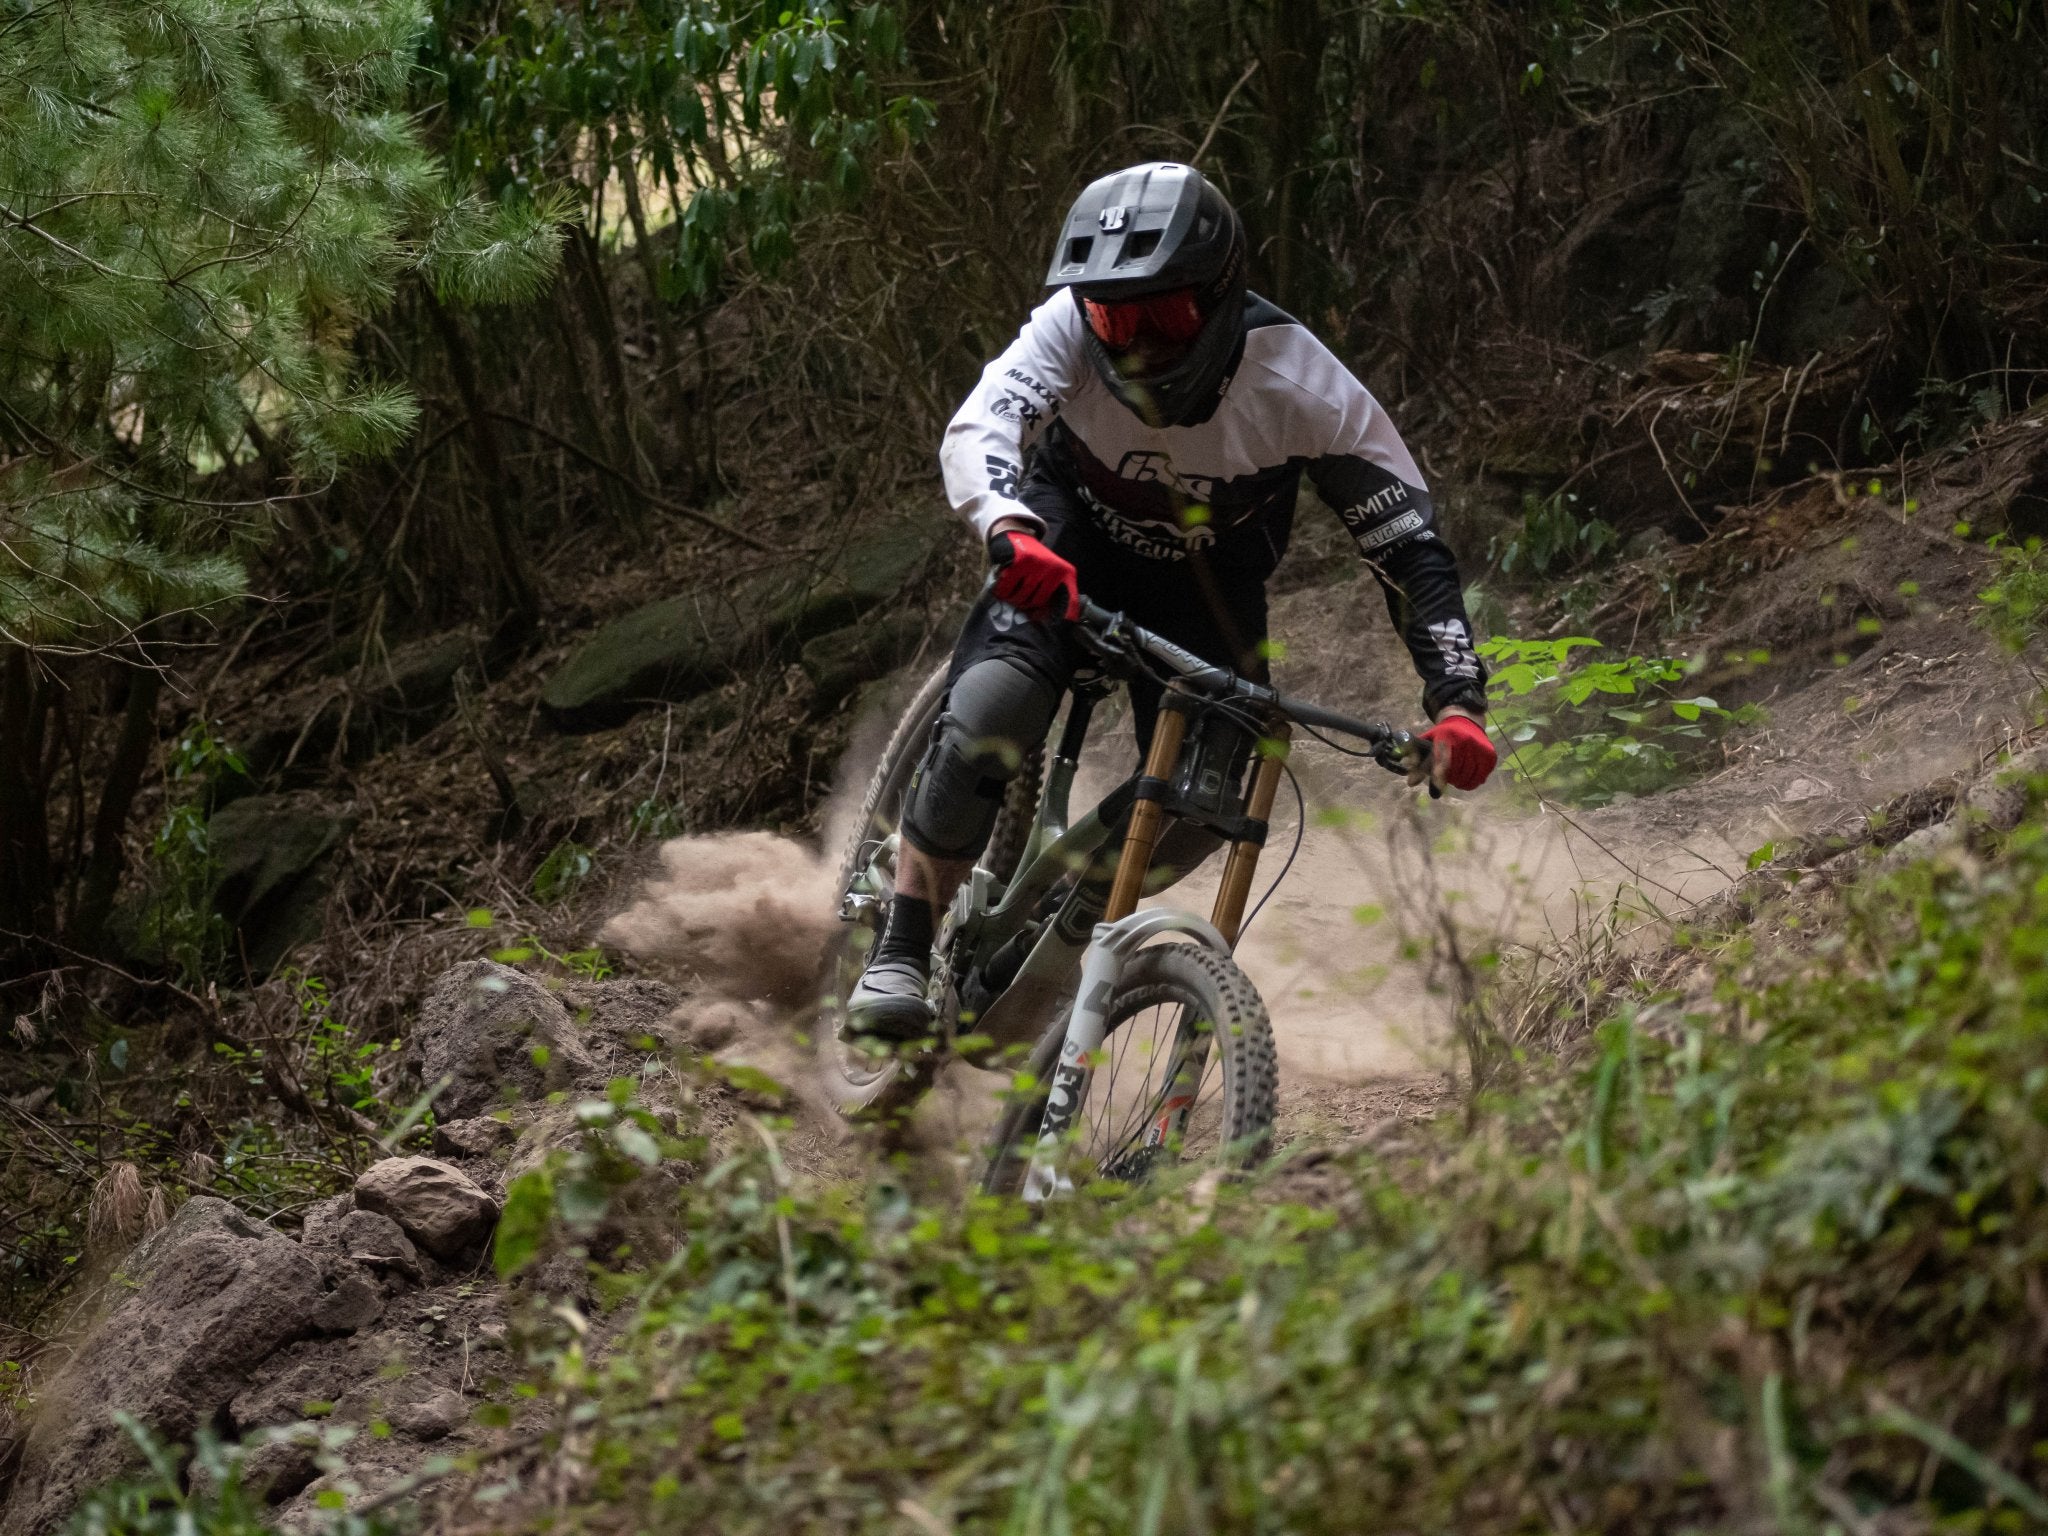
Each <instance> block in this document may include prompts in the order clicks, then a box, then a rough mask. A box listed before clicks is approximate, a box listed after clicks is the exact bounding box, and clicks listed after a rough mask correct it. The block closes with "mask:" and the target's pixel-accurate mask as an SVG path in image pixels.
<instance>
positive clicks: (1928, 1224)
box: [532, 826, 2048, 1536]
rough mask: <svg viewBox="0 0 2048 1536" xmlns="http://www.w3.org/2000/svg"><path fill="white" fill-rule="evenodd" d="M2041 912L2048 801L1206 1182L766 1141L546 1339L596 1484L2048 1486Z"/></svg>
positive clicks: (2014, 1523)
mask: <svg viewBox="0 0 2048 1536" xmlns="http://www.w3.org/2000/svg"><path fill="white" fill-rule="evenodd" d="M2044 953H2048V837H2044V835H2043V833H2042V829H2041V828H2040V827H2038V826H2029V827H2027V828H2024V829H2023V830H2022V832H2021V833H2020V834H2019V835H2018V837H2017V839H2016V840H2015V844H2014V846H2013V849H2012V850H2011V862H2010V863H2009V864H2006V865H2003V866H1999V867H1995V868H1994V869H1993V870H1992V871H1991V872H1990V873H1988V874H1987V873H1976V874H1973V873H1970V872H1967V871H1964V870H1962V869H1959V868H1954V867H1950V868H1934V867H1931V866H1921V867H1917V868H1913V869H1910V870H1908V871H1906V872H1904V873H1903V874H1900V875H1898V876H1895V877H1891V878H1889V879H1887V880H1885V881H1883V882H1882V883H1878V884H1873V885H1870V886H1867V887H1865V888H1862V889H1859V890H1856V891H1854V892H1852V893H1851V894H1850V895H1849V897H1848V898H1847V901H1846V904H1845V905H1844V907H1843V908H1842V909H1841V911H1840V912H1839V914H1838V915H1837V921H1836V922H1835V923H1834V924H1832V925H1831V926H1830V928H1829V930H1828V931H1827V932H1826V933H1825V934H1824V935H1823V936H1822V937H1821V938H1819V939H1818V940H1817V941H1816V942H1815V943H1814V946H1813V948H1812V951H1811V952H1810V953H1809V954H1807V955H1804V956H1793V957H1790V958H1789V959H1787V960H1785V961H1783V962H1781V963H1779V964H1777V965H1775V966H1770V967H1766V966H1763V965H1761V964H1760V963H1759V962H1758V961H1757V960H1756V959H1755V958H1754V957H1753V956H1752V955H1751V954H1750V953H1749V951H1748V949H1747V947H1746V946H1745V945H1743V944H1741V943H1739V942H1738V943H1735V944H1733V945H1732V947H1731V948H1730V949H1729V950H1728V952H1727V953H1726V955H1725V956H1724V957H1723V958H1722V960H1720V961H1719V962H1718V963H1712V962H1709V968H1710V972H1711V974H1710V976H1709V977H1708V978H1707V979H1708V980H1711V981H1712V982H1713V983H1714V986H1713V987H1712V988H1711V989H1703V988H1699V987H1690V988H1688V989H1687V994H1686V995H1687V996H1688V997H1701V998H1705V999H1708V1000H1707V1001H1703V1002H1701V1003H1697V1004H1694V1005H1692V1007H1691V1008H1690V1009H1688V1008H1687V1005H1686V1004H1685V1003H1682V1002H1681V1001H1680V1000H1679V999H1678V997H1677V996H1676V995H1672V994H1654V993H1647V992H1642V993H1638V994H1636V995H1634V996H1632V997H1629V998H1628V999H1626V1000H1625V1002H1624V1004H1623V1006H1621V1007H1620V1008H1619V1009H1617V1010H1616V1011H1614V1012H1613V1013H1612V1015H1611V1017H1609V1018H1608V1019H1607V1020H1606V1022H1605V1023H1604V1024H1602V1025H1601V1027H1600V1028H1599V1029H1598V1031H1597V1033H1596V1034H1595V1036H1594V1037H1593V1039H1592V1041H1591V1042H1590V1045H1591V1048H1590V1050H1589V1051H1587V1052H1586V1053H1584V1054H1583V1056H1582V1058H1581V1059H1580V1061H1579V1063H1578V1064H1577V1065H1575V1066H1572V1067H1570V1068H1566V1069H1540V1070H1532V1071H1528V1072H1526V1073H1525V1075H1523V1076H1522V1077H1521V1078H1520V1080H1519V1081H1518V1082H1516V1083H1514V1084H1513V1086H1511V1087H1510V1088H1509V1089H1507V1090H1505V1091H1501V1092H1498V1093H1496V1094H1494V1095H1493V1096H1491V1097H1490V1098H1488V1099H1487V1100H1485V1101H1483V1102H1482V1103H1481V1104H1480V1105H1479V1106H1478V1107H1477V1110H1476V1115H1475V1119H1474V1121H1473V1122H1472V1123H1471V1124H1470V1125H1467V1124H1465V1123H1463V1122H1462V1120H1460V1119H1459V1117H1453V1116H1446V1117H1443V1119H1442V1120H1440V1121H1439V1122H1437V1123H1436V1124H1435V1125H1433V1126H1430V1127H1427V1128H1424V1129H1421V1130H1418V1131H1415V1132H1413V1133H1410V1134H1409V1135H1407V1136H1406V1137H1404V1139H1403V1141H1402V1142H1397V1143H1394V1144H1393V1145H1391V1146H1384V1145H1383V1146H1382V1148H1381V1150H1379V1151H1377V1152H1362V1153H1352V1154H1350V1155H1348V1156H1345V1157H1342V1158H1339V1159H1337V1160H1335V1161H1325V1162H1322V1163H1321V1164H1319V1165H1317V1166H1315V1167H1313V1168H1303V1169H1299V1170H1296V1169H1291V1168H1289V1167H1287V1166H1285V1165H1283V1166H1282V1167H1280V1168H1279V1169H1277V1170H1274V1171H1273V1172H1271V1173H1269V1174H1267V1175H1264V1176H1262V1177H1260V1178H1256V1179H1254V1180H1252V1181H1250V1182H1249V1183H1247V1184H1246V1185H1243V1186H1241V1187H1235V1188H1228V1187H1227V1188H1225V1189H1224V1190H1222V1191H1221V1192H1220V1194H1214V1196H1213V1207H1212V1206H1211V1204H1210V1200H1211V1198H1212V1197H1211V1195H1209V1194H1198V1193H1197V1192H1195V1191H1192V1190H1190V1189H1188V1188H1186V1187H1184V1186H1173V1187H1168V1188H1165V1189H1163V1190H1161V1191H1159V1192H1158V1193H1157V1194H1156V1195H1138V1196H1133V1197H1129V1198H1126V1199H1123V1200H1119V1201H1115V1202H1107V1203H1102V1202H1095V1201H1091V1200H1086V1199H1076V1200H1069V1201H1065V1202H1059V1203H1056V1204H1055V1205H1054V1206H1053V1207H1051V1208H1050V1209H1048V1210H1045V1211H1043V1212H1039V1213H1032V1212H1029V1211H1027V1210H1026V1209H1025V1208H1023V1206H1022V1205H1021V1204H1019V1203H1015V1202H1010V1203H998V1202H990V1201H983V1200H976V1201H971V1202H969V1203H967V1204H966V1205H965V1206H964V1207H962V1206H956V1205H953V1204H950V1203H948V1204H946V1205H944V1206H942V1207H939V1208H934V1209H927V1208H922V1207H919V1206H917V1205H915V1204H913V1203H911V1202H910V1201H909V1200H908V1199H907V1198H906V1197H905V1196H904V1195H903V1193H902V1192H901V1191H900V1189H896V1188H891V1187H889V1186H887V1185H886V1184H884V1185H883V1186H880V1187H878V1188H876V1189H875V1190H874V1191H873V1192H872V1193H870V1194H869V1195H868V1196H867V1197H866V1199H865V1201H864V1202H858V1201H857V1202H856V1203H852V1204H849V1203H848V1198H847V1196H846V1195H845V1194H844V1193H843V1192H841V1191H838V1190H835V1189H833V1188H830V1187H827V1188H824V1189H821V1190H818V1191H815V1192H811V1193H804V1192H800V1191H796V1190H793V1189H792V1188H791V1187H790V1185H789V1183H788V1180H787V1178H786V1176H785V1174H784V1173H783V1171H782V1169H781V1168H780V1165H779V1163H778V1162H777V1160H776V1158H775V1157H774V1154H773V1151H772V1148H770V1147H754V1146H751V1145H749V1146H748V1147H747V1148H745V1149H743V1150H741V1151H739V1152H736V1153H735V1154H734V1155H733V1156H731V1157H729V1158H727V1159H726V1160H725V1161H723V1162H721V1163H720V1164H718V1165H717V1166H716V1167H714V1168H712V1169H711V1170H710V1171H709V1172H708V1173H706V1174H705V1175H704V1177H703V1178H702V1179H701V1180H699V1181H698V1182H697V1183H696V1184H695V1185H693V1186H691V1187H690V1188H688V1189H687V1190H686V1192H685V1196H684V1207H683V1210H682V1211H681V1213H680V1230H681V1232H682V1233H683V1235H684V1241H685V1246H684V1247H683V1248H682V1249H681V1250H680V1251H679V1252H678V1253H676V1254H675V1256H674V1257H673V1258H672V1259H670V1260H669V1261H668V1262H666V1263H665V1264H661V1265H659V1266H657V1267H656V1268H654V1269H653V1270H651V1271H650V1272H647V1273H644V1274H642V1275H639V1276H637V1277H613V1284H614V1285H615V1286H616V1287H618V1288H619V1289H621V1290H622V1291H623V1292H624V1293H625V1300H626V1301H627V1303H628V1305H627V1306H626V1307H625V1309H624V1310H623V1311H622V1312H621V1313H619V1314H617V1318H618V1331H617V1332H616V1333H615V1334H614V1335H613V1340H614V1342H613V1344H612V1347H611V1350H610V1353H609V1354H607V1355H603V1356H598V1355H594V1354H593V1353H592V1352H591V1351H589V1350H588V1349H587V1348H586V1346H585V1342H584V1337H583V1329H582V1325H581V1320H580V1319H570V1320H569V1324H568V1325H565V1324H564V1323H563V1322H560V1321H557V1322H556V1323H555V1325H554V1328H555V1332H554V1334H553V1337H552V1339H551V1340H545V1339H544V1340H543V1346H542V1347H541V1349H540V1350H539V1352H538V1354H537V1355H536V1357H535V1361H534V1364H535V1368H536V1371H537V1376H536V1379H535V1380H534V1382H533V1383H532V1388H533V1390H534V1391H535V1392H536V1393H537V1395H538V1396H539V1397H540V1399H541V1400H543V1401H552V1402H554V1403H556V1404H557V1405H558V1408H557V1411H558V1412H559V1413H560V1414H561V1415H562V1419H561V1422H562V1423H563V1424H564V1425H565V1426H567V1425H570V1424H574V1425H576V1426H578V1433H579V1437H580V1436H582V1435H585V1434H587V1436H588V1439H587V1440H584V1439H581V1438H579V1442H578V1451H579V1460H578V1465H579V1466H581V1467H587V1468H589V1469H590V1473H591V1476H590V1481H589V1482H588V1483H587V1484H585V1485H584V1486H583V1488H582V1490H581V1492H580V1493H579V1494H578V1495H577V1497H576V1499H575V1500H574V1501H573V1502H572V1507H571V1508H570V1509H569V1510H568V1511H566V1516H567V1519H568V1522H569V1523H570V1524H576V1523H578V1522H580V1521H582V1520H585V1519H600V1518H601V1519H602V1520H604V1521H605V1522H606V1523H608V1524H617V1525H619V1526H621V1527H631V1528H635V1529H639V1528H647V1529H715V1530H720V1531H728V1532H733V1533H747V1532H777V1531H786V1530H790V1529H803V1528H809V1527H812V1526H821V1527H822V1526H827V1525H829V1527H830V1528H831V1529H835V1530H851V1531H869V1530H872V1531H877V1532H880V1531H887V1530H896V1529H901V1528H902V1527H903V1523H904V1520H905V1512H906V1511H907V1510H910V1509H913V1508H914V1509H915V1510H916V1511H917V1512H918V1516H919V1518H918V1519H917V1521H916V1524H917V1525H918V1526H919V1527H920V1528H933V1529H950V1530H958V1531H961V1532H970V1531H996V1530H1007V1531H1052V1530H1076V1531H1079V1530H1103V1531H1157V1532H1164V1531H1187V1530H1208V1531H1215V1532H1253V1531H1289V1532H1304V1533H1314V1532H1340V1531H1342V1532H1350V1531H1355V1530H1357V1529H1358V1528H1359V1520H1360V1514H1359V1512H1360V1511H1362V1510H1370V1511H1372V1512H1373V1516H1372V1523H1373V1524H1374V1525H1375V1526H1383V1527H1384V1528H1386V1529H1390V1530H1458V1531H1461V1532H1469V1533H1474V1536H1491V1533H1508V1532H1522V1531H1527V1530H1532V1529H1568V1530H1614V1531H1667V1530H1696V1531H1721V1530H1737V1529H1749V1528H1752V1527H1755V1528H1762V1527H1761V1526H1759V1525H1758V1524H1757V1522H1758V1519H1759V1518H1761V1517H1760V1516H1759V1514H1758V1512H1759V1511H1764V1512H1768V1518H1767V1519H1765V1520H1764V1524H1766V1525H1768V1526H1769V1528H1771V1529H1778V1530H1813V1531H1821V1530H1825V1529H1827V1528H1829V1527H1830V1526H1831V1525H1832V1526H1834V1527H1835V1528H1837V1529H1842V1528H1850V1527H1851V1523H1852V1522H1853V1525H1854V1526H1860V1527H1862V1528H1867V1529H1872V1530H1875V1529H1911V1530H1936V1529H1939V1530H1956V1531H1965V1530H1968V1531H1984V1532H1990V1531H2002V1530H2014V1531H2017V1530H2021V1529H2031V1528H2034V1523H2037V1522H2038V1521H2039V1520H2040V1518H2041V1516H2042V1512H2043V1510H2044V1509H2048V1503H2044V1499H2043V1488H2044V1485H2048V1471H2044V1467H2043V1463H2042V1459H2041V1457H2040V1454H2039V1451H2038V1447H2039V1444H2040V1440H2041V1428H2040V1425H2039V1423H2038V1421H2037V1419H2036V1414H2037V1411H2038V1404H2039V1381H2038V1367H2037V1353H2036V1348H2037V1346H2036V1344H2035V1342H2034V1341H2035V1339H2036V1337H2037V1329H2038V1320H2037V1316H2036V1307H2037V1300H2036V1299H2035V1292H2036V1291H2037V1288H2038V1287H2037V1282H2036V1280H2035V1278H2034V1277H2035V1276H2036V1275H2037V1274H2038V1273H2039V1269H2040V1266H2041V1265H2042V1264H2043V1263H2048V1204H2044V1202H2043V1201H2042V1200H2041V1198H2040V1191H2039V1173H2040V1169H2041V1167H2042V1166H2043V1165H2044V1162H2048V1067H2044V1066H2042V1064H2041V1063H2042V1060H2043V1052H2044V1049H2048V1008H2044V1007H2043V1004H2044V1002H2048V976H2044V973H2043V972H2042V971H2041V969H2040V967H2039V966H2038V964H2037V961H2038V957H2039V956H2040V955H2041V954H2044ZM1454 1122H1456V1123H1454ZM607 1155H612V1156H616V1155H617V1154H616V1153H611V1154H607ZM1311 1189H1312V1190H1313V1191H1315V1196H1314V1198H1315V1202H1316V1203H1315V1205H1313V1206H1310V1205H1304V1204H1302V1203H1299V1202H1300V1198H1301V1192H1302V1191H1304V1190H1311ZM539 1204H540V1202H539V1201H538V1199H537V1198H536V1205H537V1206H538V1205H539ZM538 1318H539V1314H538V1312H536V1320H537V1321H538ZM547 1486H548V1487H549V1489H552V1488H553V1487H554V1486H556V1485H555V1484H553V1483H549V1484H548V1485H547ZM541 1502H542V1503H545V1504H546V1507H547V1511H548V1513H547V1518H548V1519H549V1520H550V1521H558V1520H560V1519H561V1518H563V1515H562V1513H561V1512H557V1511H556V1510H555V1509H554V1507H553V1505H552V1503H550V1502H547V1501H545V1500H544V1501H541ZM539 1508H540V1504H537V1505H536V1510H538V1509H539ZM925 1517H929V1518H925Z"/></svg>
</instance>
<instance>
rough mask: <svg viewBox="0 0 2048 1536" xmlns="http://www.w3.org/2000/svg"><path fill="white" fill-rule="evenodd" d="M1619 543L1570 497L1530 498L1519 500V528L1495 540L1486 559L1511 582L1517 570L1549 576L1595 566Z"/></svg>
mask: <svg viewBox="0 0 2048 1536" xmlns="http://www.w3.org/2000/svg"><path fill="white" fill-rule="evenodd" d="M1620 539H1621V536H1620V535H1619V534H1618V533H1616V532H1615V529H1614V525H1613V524H1612V523H1610V522H1607V521H1606V520H1605V519H1604V518H1601V517H1598V516H1595V515H1594V514H1593V513H1591V512H1586V513H1583V514H1582V513H1581V512H1580V510H1579V498H1578V497H1577V496H1576V495H1574V494H1572V493H1571V492H1569V491H1567V492H1563V493H1561V494H1558V495H1552V496H1538V495H1536V494H1535V493H1533V492H1529V493H1525V494H1524V495H1523V497H1522V520H1521V522H1520V523H1519V524H1518V525H1517V526H1516V527H1515V528H1514V529H1513V530H1512V531H1511V532H1509V533H1507V534H1496V535H1495V536H1494V539H1493V541H1492V543H1491V544H1489V545H1488V546H1487V551H1486V554H1487V558H1488V559H1489V560H1491V561H1493V562H1494V564H1495V566H1496V567H1497V568H1498V569H1499V571H1500V573H1501V574H1502V575H1503V576H1512V575H1513V574H1514V572H1515V569H1516V567H1517V566H1519V567H1520V568H1521V569H1522V571H1523V573H1524V574H1525V575H1529V576H1550V575H1554V574H1557V573H1558V572H1561V571H1576V570H1580V569H1582V568H1583V567H1585V566H1588V565H1591V564H1593V563H1594V562H1595V561H1597V560H1598V559H1599V558H1600V557H1601V556H1602V555H1604V554H1607V553H1609V552H1610V551H1612V550H1613V549H1614V548H1615V546H1616V545H1617V544H1618V543H1619V542H1620Z"/></svg>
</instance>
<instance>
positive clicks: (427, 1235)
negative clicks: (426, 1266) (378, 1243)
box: [356, 1157, 498, 1260]
mask: <svg viewBox="0 0 2048 1536" xmlns="http://www.w3.org/2000/svg"><path fill="white" fill-rule="evenodd" d="M356 1206H357V1212H356V1214H357V1217H360V1216H362V1215H363V1214H364V1213H368V1212H374V1213H376V1214H378V1215H382V1216H388V1217H390V1218H391V1219H392V1220H393V1221H395V1222H396V1223H398V1225H399V1226H401V1227H403V1228H404V1229H405V1235H406V1236H407V1237H410V1238H411V1239H412V1240H413V1241H414V1242H416V1243H418V1244H419V1245H420V1246H421V1247H422V1248H424V1249H426V1250H427V1252H429V1253H431V1254H432V1255H434V1257H435V1258H437V1259H451V1260H452V1259H459V1258H461V1257H462V1256H463V1255H465V1254H470V1253H474V1252H475V1251H476V1250H477V1248H479V1247H480V1246H481V1245H482V1243H483V1240H484V1239H485V1238H487V1237H489V1236H490V1235H491V1228H492V1227H493V1226H495V1225H496V1224H497V1220H498V1202H497V1201H495V1200H493V1199H492V1198H491V1197H490V1196H489V1195H488V1194H486V1193H485V1192H484V1190H483V1189H482V1188H481V1187H480V1186H479V1185H478V1184H477V1182H476V1181H475V1180H474V1179H472V1178H471V1177H470V1176H469V1175H468V1174H466V1173H464V1172H463V1171H462V1170H461V1169H460V1168H457V1167H455V1166H454V1165H453V1164H450V1163H444V1162H442V1161H441V1160H440V1159H438V1158H432V1157H387V1158H385V1159H383V1161H381V1162H375V1163H372V1164H370V1166H369V1167H368V1168H366V1169H364V1170H363V1172H362V1173H361V1174H360V1175H359V1176H358V1177H357V1179H356ZM387 1246H388V1242H387Z"/></svg>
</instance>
